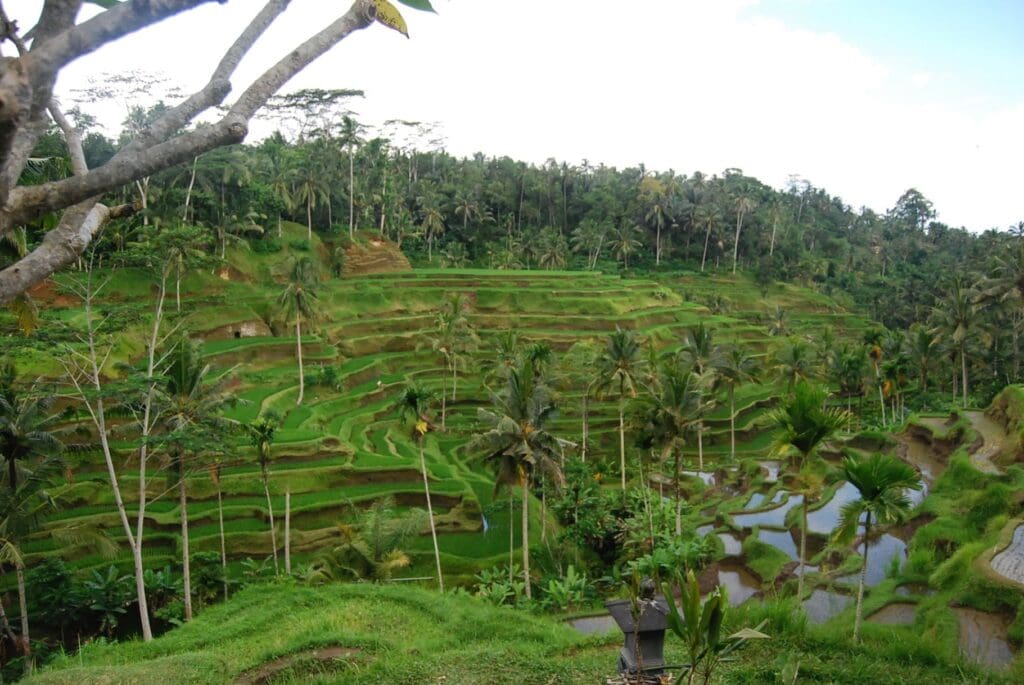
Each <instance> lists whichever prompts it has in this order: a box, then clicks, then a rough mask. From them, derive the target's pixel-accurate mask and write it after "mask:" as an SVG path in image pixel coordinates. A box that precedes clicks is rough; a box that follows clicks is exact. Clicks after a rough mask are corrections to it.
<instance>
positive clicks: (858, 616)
mask: <svg viewBox="0 0 1024 685" xmlns="http://www.w3.org/2000/svg"><path fill="white" fill-rule="evenodd" d="M870 539H871V512H870V511H869V512H868V514H867V519H866V520H865V522H864V563H863V564H861V567H860V582H859V583H858V584H857V609H856V612H855V613H854V617H853V641H854V642H856V641H857V639H858V638H859V637H860V622H861V620H862V618H863V616H864V583H865V582H866V581H867V577H868V541H869V540H870Z"/></svg>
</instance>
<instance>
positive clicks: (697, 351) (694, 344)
mask: <svg viewBox="0 0 1024 685" xmlns="http://www.w3.org/2000/svg"><path fill="white" fill-rule="evenodd" d="M721 353H722V351H721V349H720V348H718V347H716V346H715V342H714V333H713V332H712V330H711V329H710V328H708V327H706V326H705V325H704V323H703V322H701V323H699V324H697V326H696V327H695V328H690V329H687V331H686V335H685V336H684V337H683V344H682V345H681V346H680V348H679V352H678V355H677V356H678V357H679V359H680V360H681V361H683V362H684V363H686V364H688V365H690V366H692V367H693V368H694V370H695V371H696V372H697V373H698V374H700V375H701V376H704V377H705V378H706V380H707V382H706V384H705V386H706V387H707V388H710V387H711V386H713V385H714V382H715V381H714V377H715V373H716V372H717V364H718V361H719V357H720V356H721ZM703 408H704V411H707V410H708V409H710V408H711V407H710V403H709V402H705V403H704V405H703ZM697 464H698V468H699V469H700V470H701V471H703V470H704V419H703V415H702V416H701V417H700V418H699V419H698V421H697Z"/></svg>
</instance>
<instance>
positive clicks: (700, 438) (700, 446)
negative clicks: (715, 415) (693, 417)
mask: <svg viewBox="0 0 1024 685" xmlns="http://www.w3.org/2000/svg"><path fill="white" fill-rule="evenodd" d="M697 465H698V470H699V471H700V472H701V473H703V472H704V421H698V422H697Z"/></svg>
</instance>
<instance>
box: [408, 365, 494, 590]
mask: <svg viewBox="0 0 1024 685" xmlns="http://www.w3.org/2000/svg"><path fill="white" fill-rule="evenodd" d="M433 400H434V395H433V393H431V392H430V391H429V390H427V389H426V388H424V387H423V386H421V385H419V384H417V383H410V384H409V385H406V386H405V389H404V390H402V393H401V394H400V395H399V396H398V398H397V399H396V400H395V409H396V410H397V411H398V414H399V416H400V418H401V419H402V420H403V421H404V422H406V423H409V422H411V423H412V437H413V440H414V441H415V442H416V445H417V446H418V447H419V450H420V471H421V472H422V473H423V493H424V495H425V496H426V498H427V516H428V517H429V518H430V538H431V540H432V541H433V543H434V563H435V564H436V565H437V587H438V589H439V590H440V591H441V592H444V574H443V573H442V572H441V550H440V548H439V547H438V545H437V527H436V526H435V524H434V508H433V506H432V505H431V503H430V479H429V477H428V476H427V460H426V457H425V456H424V454H423V441H424V440H425V439H426V437H427V432H428V431H429V430H430V418H429V414H428V412H429V410H430V404H431V402H432V401H433ZM509 525H511V522H509Z"/></svg>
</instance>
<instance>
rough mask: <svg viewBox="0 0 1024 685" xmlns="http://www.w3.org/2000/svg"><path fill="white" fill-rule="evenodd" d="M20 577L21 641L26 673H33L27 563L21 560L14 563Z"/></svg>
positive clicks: (16, 572) (15, 570)
mask: <svg viewBox="0 0 1024 685" xmlns="http://www.w3.org/2000/svg"><path fill="white" fill-rule="evenodd" d="M14 572H15V574H16V575H17V577H18V606H19V607H20V609H21V641H22V643H23V645H24V649H25V675H28V674H30V673H32V668H33V666H34V663H35V659H34V658H33V657H32V641H31V639H30V638H29V634H28V601H27V595H26V594H25V565H24V564H22V563H21V562H20V561H19V562H17V563H16V564H15V565H14Z"/></svg>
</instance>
